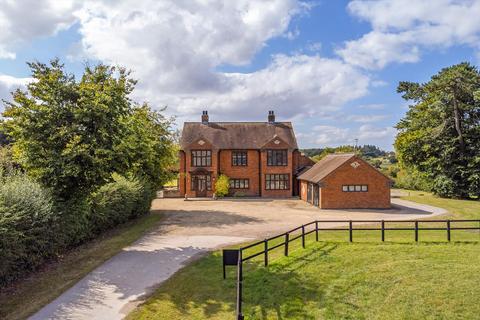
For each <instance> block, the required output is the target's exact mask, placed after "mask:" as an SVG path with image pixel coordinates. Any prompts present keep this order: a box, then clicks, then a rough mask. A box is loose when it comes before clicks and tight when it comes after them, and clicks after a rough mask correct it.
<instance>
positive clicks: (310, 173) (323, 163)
mask: <svg viewBox="0 0 480 320" xmlns="http://www.w3.org/2000/svg"><path fill="white" fill-rule="evenodd" d="M353 157H355V154H354V153H340V154H329V155H327V156H326V157H325V158H323V159H322V160H320V161H319V162H317V163H315V165H314V166H313V167H311V168H310V169H308V170H307V171H305V172H304V173H302V174H301V175H300V176H299V177H298V179H299V180H305V181H309V182H313V183H319V182H320V181H322V180H323V178H325V177H326V176H327V175H329V174H330V173H331V172H333V171H335V170H336V169H337V168H338V167H340V166H341V165H342V164H344V163H345V162H347V161H348V160H350V159H351V158H353Z"/></svg>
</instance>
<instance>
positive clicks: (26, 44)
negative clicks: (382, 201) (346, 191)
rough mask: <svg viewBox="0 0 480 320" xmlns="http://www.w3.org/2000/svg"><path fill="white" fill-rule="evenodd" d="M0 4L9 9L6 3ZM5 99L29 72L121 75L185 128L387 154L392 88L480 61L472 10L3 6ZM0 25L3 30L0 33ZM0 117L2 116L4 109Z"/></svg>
mask: <svg viewBox="0 0 480 320" xmlns="http://www.w3.org/2000/svg"><path fill="white" fill-rule="evenodd" d="M2 2H3V3H2ZM0 3H1V4H2V6H0V98H3V99H8V97H9V94H8V92H9V91H11V90H13V89H14V88H16V87H21V86H23V85H24V84H25V83H27V82H28V81H29V80H30V79H29V77H30V72H29V69H28V67H27V65H26V61H32V60H39V61H42V62H47V61H48V60H50V59H51V58H53V57H59V58H61V59H62V60H63V61H64V63H65V64H66V68H67V70H68V71H70V72H73V73H75V74H76V75H80V74H81V72H82V69H83V66H84V63H85V62H88V63H97V62H104V63H108V64H120V65H123V66H125V67H127V68H129V69H132V70H133V71H134V77H136V78H137V79H138V80H139V85H138V88H137V90H136V92H135V94H134V98H135V99H136V100H138V101H139V102H140V101H148V102H149V103H150V104H151V105H152V107H154V108H161V107H163V106H165V105H166V106H168V108H167V113H168V114H169V115H174V116H176V117H177V124H178V125H179V127H181V125H182V122H183V121H187V120H188V121H196V120H199V118H200V114H201V111H202V110H204V109H207V110H209V113H210V117H211V120H212V121H215V120H218V121H263V120H265V119H266V115H267V111H268V110H275V112H276V114H277V119H278V120H279V121H280V120H288V121H293V123H294V127H295V129H296V132H297V138H298V140H299V145H300V147H304V148H306V147H325V146H335V145H340V144H352V143H353V141H354V139H359V143H360V144H376V145H379V146H380V147H382V148H384V149H387V150H392V143H393V140H394V137H395V134H396V130H395V129H394V126H395V124H396V123H397V122H398V120H399V119H400V118H401V117H402V116H403V115H404V114H405V112H406V111H407V109H408V104H407V103H406V102H405V101H403V100H402V99H401V97H400V96H399V95H398V94H397V93H396V86H397V84H398V82H399V81H419V82H423V81H427V80H428V79H429V78H430V76H431V75H433V74H435V73H437V72H438V71H439V70H440V69H441V68H443V67H446V66H449V65H452V64H456V63H459V62H462V61H469V62H471V63H473V64H477V63H478V57H479V55H478V51H479V45H478V43H479V41H478V40H479V35H480V25H479V24H478V23H475V21H477V19H478V16H479V14H480V3H479V1H471V0H466V1H453V0H452V1H449V0H436V1H428V2H427V1H408V0H385V1H362V0H355V1H343V0H342V1H337V0H323V1H304V2H302V1H295V0H272V1H235V2H222V1H213V0H212V1H198V2H197V1H173V0H171V1H170V0H165V1H161V2H160V1H153V0H145V1H127V0H126V1H116V2H111V1H75V0H65V1H61V2H59V1H49V0H42V1H18V2H11V1H5V0H0ZM2 26H3V27H2ZM1 108H3V107H1Z"/></svg>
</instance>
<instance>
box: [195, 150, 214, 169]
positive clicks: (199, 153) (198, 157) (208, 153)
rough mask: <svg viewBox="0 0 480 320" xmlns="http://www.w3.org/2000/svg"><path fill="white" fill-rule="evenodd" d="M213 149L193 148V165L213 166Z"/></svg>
mask: <svg viewBox="0 0 480 320" xmlns="http://www.w3.org/2000/svg"><path fill="white" fill-rule="evenodd" d="M211 166H212V150H192V167H211Z"/></svg>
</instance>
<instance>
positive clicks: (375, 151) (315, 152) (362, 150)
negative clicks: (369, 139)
mask: <svg viewBox="0 0 480 320" xmlns="http://www.w3.org/2000/svg"><path fill="white" fill-rule="evenodd" d="M300 151H301V152H303V153H304V154H305V155H306V156H308V157H310V158H313V157H315V156H319V155H327V154H330V153H343V152H355V151H357V152H358V153H359V154H360V155H362V156H363V157H369V158H376V157H385V156H387V155H388V154H390V153H391V152H387V151H385V150H382V149H380V148H379V147H377V146H375V145H371V144H365V145H363V146H358V147H357V149H356V150H355V146H352V145H343V146H338V147H327V148H310V149H301V150H300Z"/></svg>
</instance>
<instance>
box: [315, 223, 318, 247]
mask: <svg viewBox="0 0 480 320" xmlns="http://www.w3.org/2000/svg"><path fill="white" fill-rule="evenodd" d="M315 241H317V242H318V221H315Z"/></svg>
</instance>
